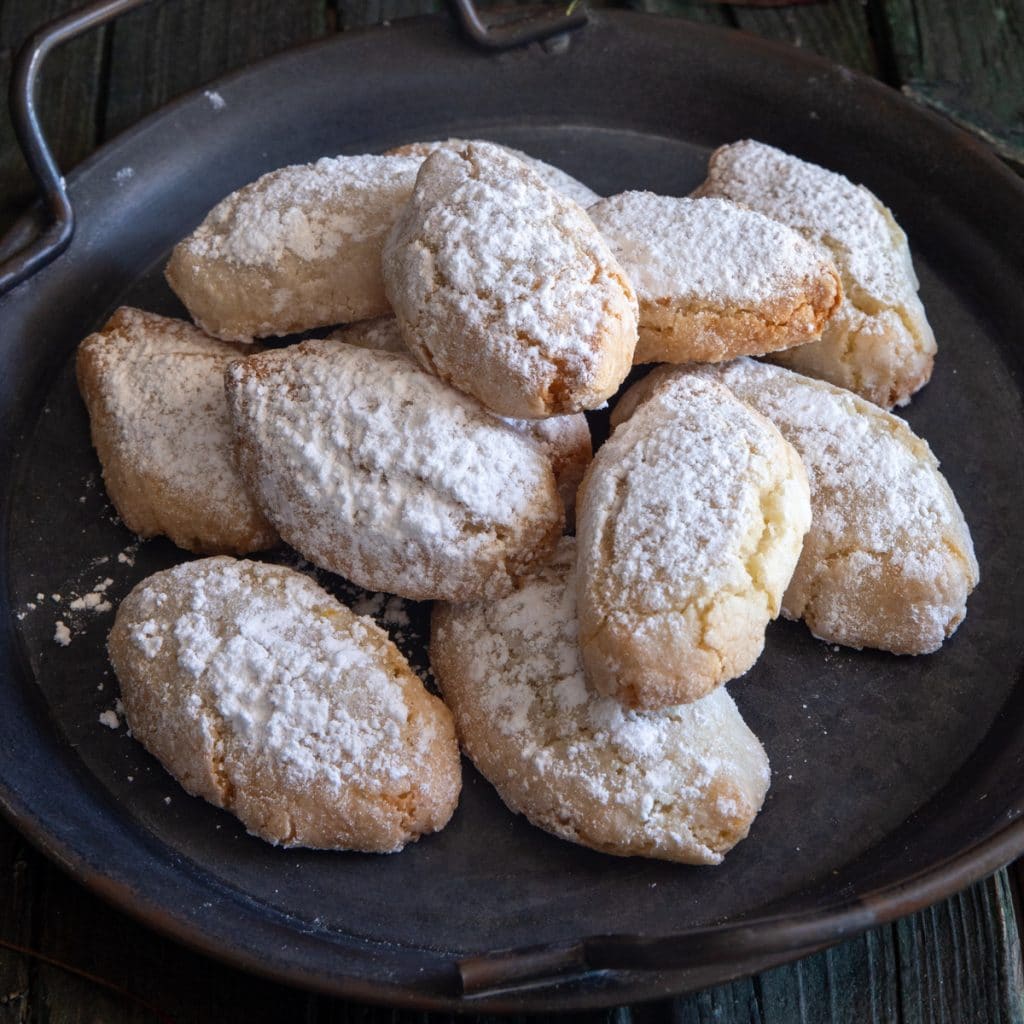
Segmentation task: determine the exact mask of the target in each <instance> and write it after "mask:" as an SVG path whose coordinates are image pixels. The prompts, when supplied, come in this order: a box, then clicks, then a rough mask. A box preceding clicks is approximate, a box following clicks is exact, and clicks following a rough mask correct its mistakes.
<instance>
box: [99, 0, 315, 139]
mask: <svg viewBox="0 0 1024 1024" xmlns="http://www.w3.org/2000/svg"><path fill="white" fill-rule="evenodd" d="M327 14H328V7H327V0H288V2H287V3H283V2H278V0H176V2H165V3H161V4H157V5H155V6H153V7H146V8H143V9H142V10H139V11H134V12H133V13H131V14H128V15H125V16H124V17H123V18H120V19H119V20H118V21H117V22H116V23H115V24H114V26H113V28H112V29H110V32H111V34H112V44H111V59H110V76H109V88H108V91H107V96H108V99H107V103H106V108H105V110H104V111H103V113H102V118H101V125H100V132H99V134H100V138H101V139H106V138H109V137H110V136H111V135H113V134H115V133H116V132H119V131H121V130H123V129H124V128H126V127H128V125H130V124H134V123H135V122H136V121H137V120H139V118H141V117H143V116H145V115H146V114H148V113H150V111H152V110H155V109H156V108H157V107H160V106H163V104H165V103H166V102H167V101H168V100H171V99H173V98H174V97H175V96H180V95H181V94H182V93H185V92H188V91H189V90H190V89H195V88H197V87H198V86H200V85H203V84H205V83H207V82H210V81H212V80H213V79H214V78H218V77H220V76H221V75H223V74H226V73H227V72H228V71H232V70H234V69H235V68H239V67H242V66H244V65H246V64H250V63H252V62H253V61H256V60H259V58H260V57H265V56H267V55H269V54H271V53H276V52H278V51H279V50H283V49H285V48H287V47H289V46H295V45H297V44H299V43H303V42H306V41H307V40H310V39H316V38H318V37H319V36H322V35H323V34H324V33H325V32H326V31H327V27H328V18H327Z"/></svg>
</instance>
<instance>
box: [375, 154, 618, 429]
mask: <svg viewBox="0 0 1024 1024" xmlns="http://www.w3.org/2000/svg"><path fill="white" fill-rule="evenodd" d="M383 271H384V281H385V287H386V290H387V295H388V299H389V300H390V302H391V305H392V308H393V309H394V311H395V314H396V316H397V318H398V323H399V327H400V329H401V331H402V336H403V337H404V338H405V340H406V343H407V344H408V346H409V350H410V352H412V354H413V356H414V357H415V358H416V359H417V360H418V361H419V362H420V363H421V364H422V365H423V366H425V367H426V368H427V369H429V370H430V371H431V372H432V373H434V374H436V375H437V376H439V377H441V378H442V379H443V380H445V381H448V382H449V383H451V384H453V385H454V386H455V387H458V388H460V389H461V390H463V391H465V392H467V393H469V394H471V395H474V396H475V397H476V398H478V399H479V400H480V401H481V402H482V403H483V404H484V405H486V406H487V407H488V408H489V409H491V410H492V411H494V412H496V413H499V414H500V415H502V416H511V417H515V418H519V419H536V418H541V417H545V416H555V415H561V414H565V413H573V412H579V411H581V410H583V409H591V408H596V407H597V406H599V405H601V404H602V403H603V402H604V401H605V399H606V398H608V397H609V396H610V395H612V394H614V392H615V391H616V389H617V388H618V386H619V384H621V382H622V381H623V379H624V378H625V376H626V374H627V373H628V372H629V367H630V366H631V364H632V360H633V350H634V348H635V346H636V315H637V304H636V296H635V294H634V292H633V289H632V287H631V285H630V284H629V282H628V281H627V280H626V278H625V276H624V274H623V273H622V269H621V267H619V265H618V263H617V262H616V260H615V258H614V257H613V256H612V254H611V253H610V252H609V250H608V247H607V245H606V244H605V242H604V241H603V240H602V238H601V236H600V235H599V234H598V232H597V229H596V228H595V227H594V225H593V223H592V222H591V221H590V219H589V218H588V217H587V215H586V213H584V211H583V210H582V208H581V207H580V206H579V205H578V204H576V203H574V202H573V201H572V200H570V199H567V198H566V197H565V196H563V195H560V194H559V193H558V192H556V191H555V190H554V189H552V188H550V187H549V186H548V185H546V184H545V183H544V182H543V181H542V180H541V179H540V178H539V177H538V176H537V175H536V174H535V173H534V172H533V171H532V170H530V168H529V167H527V166H526V165H525V164H523V163H521V162H520V161H518V160H517V159H515V158H514V157H512V156H510V155H509V154H508V153H507V152H506V151H505V150H503V149H502V148H501V147H499V146H494V145H490V144H487V143H469V144H467V145H466V147H465V148H464V149H461V150H450V149H445V148H441V149H438V150H436V151H435V152H434V153H432V154H431V155H430V156H429V157H427V159H426V160H425V161H424V163H423V166H422V168H421V169H420V172H419V176H418V177H417V179H416V188H415V191H414V192H413V197H412V200H411V201H410V202H409V204H408V205H407V206H406V208H405V210H404V211H403V213H402V215H401V216H400V217H399V219H398V221H397V223H396V224H395V227H394V229H393V230H392V232H391V234H390V235H389V237H388V240H387V243H386V245H385V248H384V257H383Z"/></svg>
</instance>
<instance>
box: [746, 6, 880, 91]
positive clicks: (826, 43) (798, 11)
mask: <svg viewBox="0 0 1024 1024" xmlns="http://www.w3.org/2000/svg"><path fill="white" fill-rule="evenodd" d="M732 12H733V16H734V17H735V19H736V24H737V25H738V26H739V27H740V28H742V29H745V30H746V31H748V32H753V33H755V34H756V35H759V36H764V37H765V38H767V39H779V40H781V41H783V42H787V43H792V44H793V45H794V46H799V47H802V48H804V49H808V50H812V51H813V52H814V53H818V54H821V56H823V57H828V58H829V59H830V60H834V61H836V62H837V63H839V64H845V65H846V66H847V67H850V68H855V69H857V70H858V71H864V72H866V73H867V74H869V75H877V74H878V69H879V60H878V55H877V53H876V52H875V47H874V45H873V42H872V39H871V33H870V30H869V24H868V16H867V12H866V10H865V7H864V4H863V3H862V2H861V0H832V2H831V3H827V4H814V5H811V6H806V7H804V6H802V7H776V8H770V9H767V8H755V7H741V6H738V5H734V6H733V8H732Z"/></svg>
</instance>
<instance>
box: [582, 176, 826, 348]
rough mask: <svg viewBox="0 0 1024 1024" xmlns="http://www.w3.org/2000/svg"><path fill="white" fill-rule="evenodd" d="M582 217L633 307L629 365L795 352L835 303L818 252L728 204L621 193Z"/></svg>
mask: <svg viewBox="0 0 1024 1024" xmlns="http://www.w3.org/2000/svg"><path fill="white" fill-rule="evenodd" d="M587 213H588V215H589V216H590V217H591V219H592V220H593V221H594V223H595V224H596V225H597V227H598V229H599V230H600V231H601V233H602V234H603V235H604V237H605V239H606V240H607V242H608V244H609V246H610V247H611V250H612V252H613V253H614V254H615V256H616V258H617V259H618V261H619V263H621V264H622V267H623V269H624V270H625V272H626V274H627V275H628V276H629V279H630V281H631V282H632V284H633V287H634V288H635V289H636V292H637V297H638V299H639V300H640V340H639V342H638V343H637V348H636V354H635V356H634V362H638V363H646V362H689V361H695V362H719V361H721V360H723V359H732V358H735V357H736V356H738V355H763V354H764V353H766V352H774V351H776V350H778V349H782V348H790V347H792V346H793V345H801V344H804V343H806V342H807V341H810V340H812V339H814V338H817V337H818V336H819V335H820V334H821V330H822V327H823V326H824V324H825V321H826V320H827V319H828V318H829V316H831V314H832V313H833V312H834V310H835V309H836V307H837V306H838V305H839V302H840V300H841V297H842V288H841V286H840V284H839V274H838V272H837V271H836V269H835V266H834V265H833V264H832V261H831V260H830V259H829V257H828V254H827V252H826V251H824V250H823V249H822V248H821V247H820V246H818V245H816V244H813V243H811V242H808V241H806V240H805V239H804V238H803V237H802V236H801V235H800V234H798V233H797V232H796V231H794V230H793V229H792V228H788V227H786V226H785V225H784V224H780V223H778V222H777V221H773V220H771V219H770V218H768V217H765V216H763V215H762V214H759V213H757V212H755V211H754V210H748V209H745V208H744V207H741V206H739V205H737V204H736V203H733V202H730V201H729V200H727V199H680V198H674V197H670V196H659V195H655V194H654V193H653V192H623V193H622V194H621V195H617V196H611V197H610V198H608V199H602V200H601V201H600V202H598V203H596V204H595V205H594V206H592V207H590V209H589V210H588V211H587Z"/></svg>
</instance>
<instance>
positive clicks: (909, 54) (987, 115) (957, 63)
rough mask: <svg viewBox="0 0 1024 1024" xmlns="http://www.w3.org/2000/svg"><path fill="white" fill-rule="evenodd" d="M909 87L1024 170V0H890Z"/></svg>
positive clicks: (889, 18) (890, 19)
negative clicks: (961, 1) (965, 0)
mask: <svg viewBox="0 0 1024 1024" xmlns="http://www.w3.org/2000/svg"><path fill="white" fill-rule="evenodd" d="M884 13H885V22H886V26H887V29H888V32H889V41H890V45H891V47H892V51H893V56H894V59H895V63H896V69H897V73H898V76H899V79H900V84H901V85H902V87H903V90H904V92H906V93H907V94H908V95H909V96H912V97H913V98H914V99H916V100H918V101H920V102H921V103H924V104H925V105H926V106H929V107H931V108H933V109H935V110H937V111H939V112H940V113H943V114H945V115H946V116H947V117H950V118H951V119H952V120H954V121H956V122H957V123H958V124H960V125H961V126H962V127H965V128H967V129H968V130H970V131H973V132H974V133H975V134H977V135H979V136H981V137H982V138H983V139H985V140H986V141H988V142H990V143H991V144H992V145H993V146H995V148H996V149H997V150H998V151H999V153H1000V154H1001V155H1002V156H1004V157H1005V158H1006V159H1008V160H1010V161H1012V162H1013V163H1014V164H1015V165H1016V166H1017V167H1018V168H1021V169H1024V0H972V2H971V3H960V2H958V0H886V2H885V4H884Z"/></svg>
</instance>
